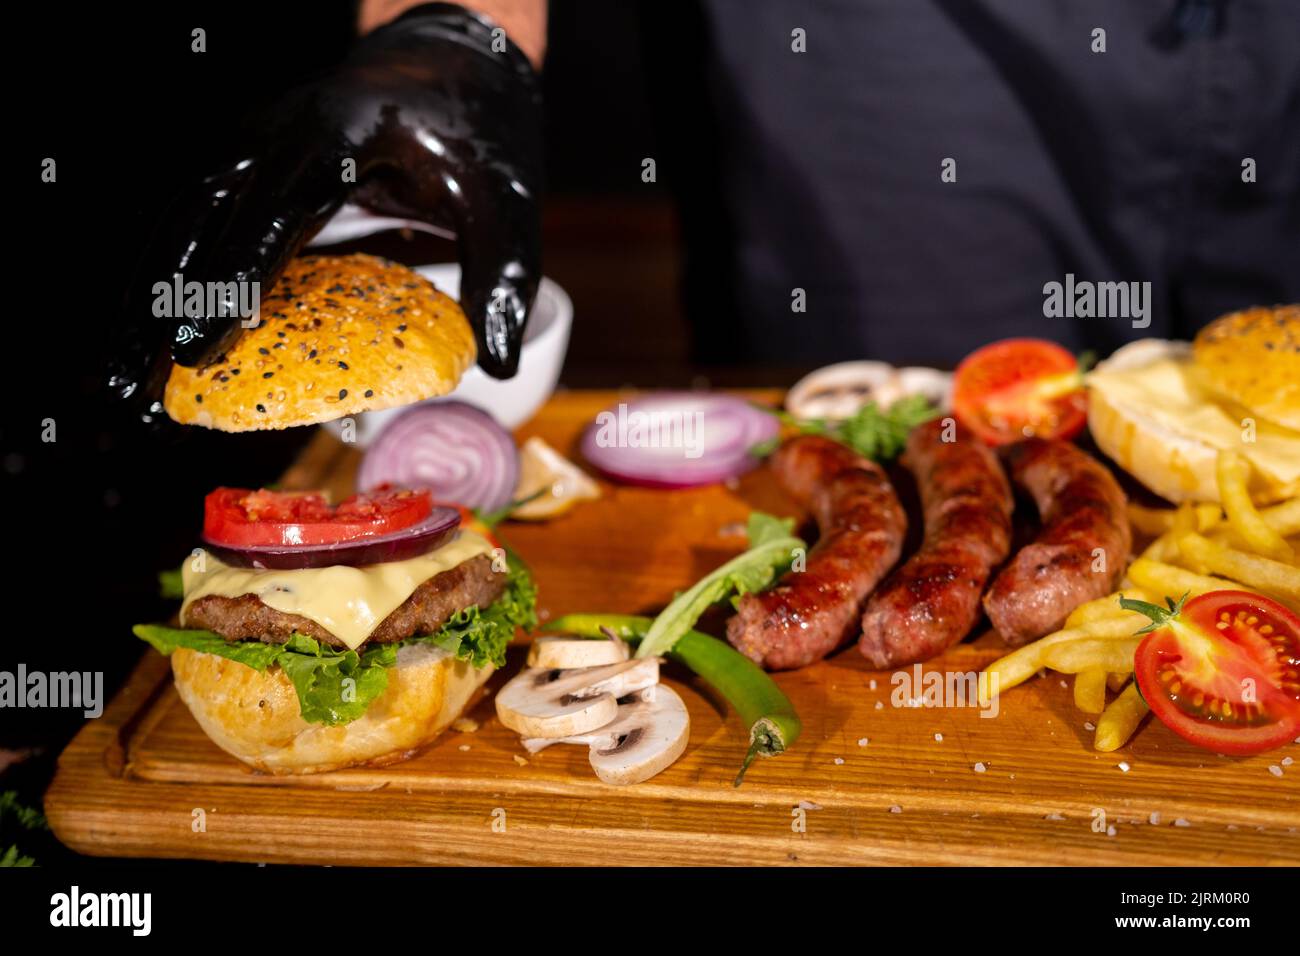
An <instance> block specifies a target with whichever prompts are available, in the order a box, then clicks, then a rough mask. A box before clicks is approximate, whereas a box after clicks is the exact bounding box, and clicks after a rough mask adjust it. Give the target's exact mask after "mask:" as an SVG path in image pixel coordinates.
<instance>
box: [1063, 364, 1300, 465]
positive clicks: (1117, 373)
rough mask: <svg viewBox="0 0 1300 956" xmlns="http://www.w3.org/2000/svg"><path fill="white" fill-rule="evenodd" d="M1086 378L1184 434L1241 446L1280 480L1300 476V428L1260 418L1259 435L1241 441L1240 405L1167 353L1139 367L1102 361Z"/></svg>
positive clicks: (1123, 404)
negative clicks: (1220, 397)
mask: <svg viewBox="0 0 1300 956" xmlns="http://www.w3.org/2000/svg"><path fill="white" fill-rule="evenodd" d="M1088 384H1089V385H1092V386H1093V387H1094V388H1101V389H1103V390H1104V391H1105V393H1106V399H1107V400H1108V401H1109V402H1110V403H1111V404H1112V405H1113V406H1115V407H1116V408H1125V409H1127V410H1129V411H1130V412H1136V413H1138V414H1141V415H1145V416H1146V417H1148V418H1150V419H1152V420H1154V421H1156V422H1159V423H1160V424H1161V425H1163V426H1164V427H1165V428H1167V429H1169V430H1170V431H1171V432H1173V433H1174V434H1176V435H1178V436H1180V437H1183V438H1188V439H1191V440H1193V441H1200V442H1204V443H1205V444H1207V445H1209V446H1210V447H1212V448H1215V449H1217V450H1220V451H1224V450H1231V451H1237V452H1240V453H1242V454H1243V455H1245V456H1246V457H1247V458H1249V459H1250V461H1251V463H1252V464H1253V465H1255V467H1257V468H1259V469H1260V470H1261V471H1264V472H1266V473H1267V474H1269V475H1272V476H1273V477H1274V478H1276V479H1278V480H1280V481H1282V482H1293V481H1296V480H1297V479H1300V434H1297V433H1296V432H1293V431H1291V430H1290V429H1287V428H1283V427H1282V426H1281V425H1275V424H1272V423H1271V422H1268V421H1265V420H1263V419H1259V420H1258V421H1257V423H1256V435H1255V441H1254V442H1253V443H1243V442H1242V440H1241V435H1242V428H1241V421H1242V417H1243V415H1242V414H1241V413H1240V410H1234V409H1231V408H1229V407H1228V406H1227V405H1226V403H1222V402H1219V401H1217V400H1216V399H1215V398H1214V397H1213V396H1211V395H1210V394H1208V393H1207V392H1206V391H1205V390H1204V389H1201V388H1200V387H1199V386H1198V385H1197V383H1196V380H1195V376H1194V375H1193V374H1192V371H1191V368H1190V366H1189V364H1188V363H1186V362H1180V361H1176V360H1174V359H1169V358H1164V359H1160V360H1158V361H1155V362H1152V363H1151V364H1149V365H1143V366H1141V367H1140V368H1126V369H1109V368H1105V367H1102V368H1098V369H1097V370H1095V371H1093V372H1091V373H1090V374H1089V376H1088ZM1247 414H1248V413H1247Z"/></svg>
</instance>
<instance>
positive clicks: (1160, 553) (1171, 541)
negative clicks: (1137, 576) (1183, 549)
mask: <svg viewBox="0 0 1300 956" xmlns="http://www.w3.org/2000/svg"><path fill="white" fill-rule="evenodd" d="M1139 557H1142V558H1146V559H1147V560H1148V561H1171V560H1173V559H1174V558H1177V557H1178V539H1177V538H1176V537H1174V533H1173V532H1172V531H1166V532H1165V533H1164V534H1162V535H1161V536H1160V537H1158V538H1156V539H1155V540H1154V541H1152V542H1151V543H1150V544H1149V545H1147V547H1146V550H1145V551H1143V552H1142V553H1141V554H1140V555H1139Z"/></svg>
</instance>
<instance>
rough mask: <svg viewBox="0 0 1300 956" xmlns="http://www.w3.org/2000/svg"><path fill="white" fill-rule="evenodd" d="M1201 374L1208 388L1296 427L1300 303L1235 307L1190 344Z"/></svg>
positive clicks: (1299, 412)
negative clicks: (1269, 306) (1240, 309)
mask: <svg viewBox="0 0 1300 956" xmlns="http://www.w3.org/2000/svg"><path fill="white" fill-rule="evenodd" d="M1192 354H1193V359H1194V361H1195V363H1196V369H1197V372H1198V376H1199V380H1200V381H1201V382H1203V384H1205V385H1206V386H1207V387H1208V388H1210V389H1211V390H1212V391H1214V392H1217V393H1218V394H1219V395H1221V396H1223V397H1224V398H1227V399H1229V400H1230V401H1233V402H1236V403H1238V404H1239V405H1243V406H1245V408H1246V409H1247V410H1248V411H1250V412H1253V413H1254V414H1256V415H1258V416H1259V417H1260V418H1264V419H1267V420H1268V421H1271V422H1274V423H1276V424H1279V425H1283V426H1285V427H1286V428H1291V429H1295V430H1296V431H1300V305H1278V306H1274V307H1272V308H1265V307H1255V308H1252V309H1245V310H1243V311H1241V312H1233V313H1231V314H1230V315H1225V316H1223V317H1222V318H1220V319H1216V320H1215V321H1213V322H1211V323H1210V324H1209V325H1207V326H1206V327H1205V328H1203V329H1201V331H1200V333H1199V334H1198V335H1197V336H1196V340H1195V342H1193V344H1192Z"/></svg>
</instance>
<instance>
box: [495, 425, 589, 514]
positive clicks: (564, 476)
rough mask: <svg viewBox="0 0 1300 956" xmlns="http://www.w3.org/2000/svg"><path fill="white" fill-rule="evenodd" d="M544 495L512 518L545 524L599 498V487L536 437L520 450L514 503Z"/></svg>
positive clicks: (516, 512)
mask: <svg viewBox="0 0 1300 956" xmlns="http://www.w3.org/2000/svg"><path fill="white" fill-rule="evenodd" d="M538 491H542V492H543V494H541V495H539V496H538V497H537V498H535V499H533V500H532V501H530V502H528V504H526V505H522V506H521V507H519V508H517V509H515V510H514V511H513V512H511V514H510V517H511V518H519V519H521V520H523V521H544V520H546V519H547V518H554V517H555V516H557V515H561V514H564V512H566V511H568V510H569V509H570V508H572V507H573V506H574V505H575V504H577V503H578V502H579V501H584V500H590V499H593V498H599V497H600V486H599V485H597V484H596V482H594V481H592V479H591V478H590V477H588V475H587V474H586V472H584V471H583V470H582V469H581V468H579V467H578V466H577V465H575V464H574V463H573V462H571V461H569V460H568V459H567V458H565V457H564V456H563V455H561V454H560V453H559V452H558V451H556V450H555V449H554V448H552V447H551V446H550V445H548V444H546V442H545V441H543V440H542V439H540V438H538V437H536V436H534V437H532V438H530V439H528V441H526V442H524V445H523V447H522V448H520V449H519V483H518V484H517V485H516V486H515V500H516V501H518V500H520V499H523V498H527V497H528V496H529V495H533V494H536V493H537V492H538Z"/></svg>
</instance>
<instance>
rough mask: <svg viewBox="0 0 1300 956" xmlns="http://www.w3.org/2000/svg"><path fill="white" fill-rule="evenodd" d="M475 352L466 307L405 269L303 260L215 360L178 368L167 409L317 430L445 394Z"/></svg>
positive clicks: (236, 423)
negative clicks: (317, 426)
mask: <svg viewBox="0 0 1300 956" xmlns="http://www.w3.org/2000/svg"><path fill="white" fill-rule="evenodd" d="M476 354H477V352H476V348H475V345H474V333H473V331H472V330H471V329H470V326H469V322H468V321H467V320H466V318H465V314H464V313H463V312H461V310H460V306H458V305H457V304H456V302H455V301H454V300H452V299H451V298H450V297H449V296H447V295H445V294H444V293H442V292H439V291H438V290H437V289H436V288H435V287H434V285H433V283H431V282H430V281H429V280H428V279H426V278H424V277H423V276H421V275H419V274H418V273H415V272H412V271H411V270H410V269H408V268H407V267H406V266H403V265H399V264H398V263H395V262H390V261H388V260H386V259H379V258H376V257H374V256H367V255H351V256H306V257H303V258H300V259H295V260H293V261H292V262H290V263H289V265H288V266H287V267H286V268H285V270H284V274H283V275H281V276H280V279H279V280H278V281H277V282H276V284H275V286H274V287H273V288H272V289H271V290H270V292H269V293H267V294H266V295H264V296H263V297H262V303H261V311H260V320H259V324H258V325H257V327H256V328H252V329H248V330H246V331H244V332H243V333H242V334H241V335H240V337H239V339H238V340H237V341H236V342H235V344H234V346H233V347H231V348H230V349H229V350H228V351H227V352H226V353H225V354H224V355H221V356H220V357H219V358H218V359H217V361H215V362H213V363H212V364H210V365H207V366H204V367H202V368H187V367H185V366H181V365H175V366H173V367H172V371H171V376H170V378H169V379H168V381H167V388H166V392H165V394H164V405H165V407H166V409H167V414H168V415H170V416H171V417H172V418H173V419H175V420H176V421H178V422H180V423H181V424H183V425H202V426H204V427H205V428H216V429H219V430H221V431H228V432H241V431H255V430H260V429H277V428H289V427H292V426H295V425H315V424H318V423H320V422H325V421H330V420H331V419H335V418H342V417H344V416H346V415H355V414H357V413H358V412H364V411H369V410H372V409H378V408H393V407H395V406H399V405H409V404H411V403H412V402H418V401H421V400H423V399H426V398H433V397H434V396H437V395H445V394H447V393H448V392H450V391H451V390H452V389H454V388H455V387H456V385H457V383H458V382H459V381H460V377H461V375H462V374H464V372H465V370H466V369H467V368H469V367H470V365H472V364H473V363H474V359H475V357H476Z"/></svg>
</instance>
